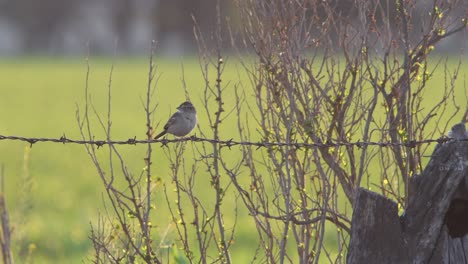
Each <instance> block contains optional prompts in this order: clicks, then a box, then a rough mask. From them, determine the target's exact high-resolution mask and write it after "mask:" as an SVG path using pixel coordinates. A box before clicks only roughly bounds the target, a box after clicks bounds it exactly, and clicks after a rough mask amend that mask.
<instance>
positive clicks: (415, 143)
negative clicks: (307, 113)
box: [0, 135, 468, 148]
mask: <svg viewBox="0 0 468 264" xmlns="http://www.w3.org/2000/svg"><path fill="white" fill-rule="evenodd" d="M1 140H11V141H23V142H27V143H29V144H30V145H31V146H32V145H33V144H36V143H39V142H50V143H62V144H82V145H84V144H89V145H96V146H97V147H102V146H104V145H111V144H112V145H137V144H148V143H161V144H162V145H163V146H164V145H168V144H171V143H176V142H187V141H191V142H207V143H212V144H219V145H221V146H225V147H229V148H230V147H233V146H254V147H258V148H262V147H266V148H268V147H286V146H290V147H294V148H330V147H342V146H347V147H358V148H361V147H366V146H379V147H394V146H404V147H410V148H414V147H416V146H419V145H422V144H430V143H439V144H442V143H445V142H449V141H454V140H455V139H453V138H449V137H445V136H443V137H440V138H438V139H425V140H420V141H408V142H390V141H387V142H375V141H354V142H351V141H349V142H346V141H333V140H328V141H327V142H314V143H304V142H270V141H257V142H255V141H236V140H233V139H229V140H214V139H209V138H199V137H196V136H191V137H184V138H174V139H166V138H163V139H151V140H147V139H136V137H134V138H129V139H127V140H77V139H70V138H67V137H66V136H65V135H63V136H61V137H60V138H36V137H21V136H4V135H0V141H1ZM458 140H459V141H468V139H458Z"/></svg>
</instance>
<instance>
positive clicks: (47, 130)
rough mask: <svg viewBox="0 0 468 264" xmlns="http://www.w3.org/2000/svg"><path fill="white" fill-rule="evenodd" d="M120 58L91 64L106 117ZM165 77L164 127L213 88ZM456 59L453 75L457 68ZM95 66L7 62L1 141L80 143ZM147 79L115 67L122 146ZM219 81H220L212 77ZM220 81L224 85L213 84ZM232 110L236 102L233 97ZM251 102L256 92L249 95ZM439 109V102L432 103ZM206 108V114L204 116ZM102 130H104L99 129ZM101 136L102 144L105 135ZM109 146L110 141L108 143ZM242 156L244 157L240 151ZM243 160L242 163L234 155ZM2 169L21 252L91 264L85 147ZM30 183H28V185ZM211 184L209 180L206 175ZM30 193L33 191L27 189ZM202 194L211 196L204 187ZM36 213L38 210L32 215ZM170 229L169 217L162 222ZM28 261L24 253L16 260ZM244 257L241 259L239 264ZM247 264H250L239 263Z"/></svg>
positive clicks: (0, 67)
mask: <svg viewBox="0 0 468 264" xmlns="http://www.w3.org/2000/svg"><path fill="white" fill-rule="evenodd" d="M112 62H113V61H112V60H111V59H106V58H91V59H90V61H89V65H90V75H89V89H90V93H91V94H92V100H93V103H94V105H95V106H96V108H97V110H98V111H100V112H101V113H103V115H104V114H105V109H106V107H107V105H106V104H107V102H106V96H107V85H108V80H109V72H110V68H111V65H112ZM156 63H157V64H158V73H160V74H161V76H160V79H159V82H158V85H157V92H156V96H155V99H156V101H157V103H158V104H159V107H158V111H157V114H156V116H155V124H157V123H158V122H161V123H160V124H159V128H161V127H162V125H164V122H165V121H166V120H167V118H168V116H169V115H170V113H171V112H173V111H174V109H175V108H176V107H177V106H178V105H179V104H180V103H181V102H182V101H184V100H185V96H184V91H183V82H182V65H183V67H184V78H185V83H186V84H187V87H188V90H189V92H190V95H191V100H192V101H193V102H194V103H195V105H196V106H197V104H201V96H202V91H203V88H204V81H203V78H202V74H201V71H200V67H199V64H198V61H197V60H196V59H194V58H188V59H178V60H174V59H157V60H156ZM456 63H457V59H452V60H451V61H450V63H449V68H453V67H455V65H456ZM86 71H87V67H86V61H85V59H84V58H83V59H79V58H53V59H51V58H9V59H2V60H1V61H0V92H1V95H0V134H1V135H17V136H25V137H52V138H59V137H61V136H62V135H64V134H65V135H66V136H67V137H68V138H74V139H77V138H79V131H78V126H77V121H76V118H75V113H76V110H77V108H81V109H82V108H83V106H84V99H85V95H84V88H85V80H86ZM466 72H468V71H467V66H466V65H464V68H462V69H461V70H460V73H461V75H460V76H459V79H458V80H457V82H458V84H457V85H458V87H460V88H459V89H457V101H458V103H459V104H461V105H462V106H465V105H466V97H465V91H466V88H465V86H464V83H465V78H466ZM147 74H148V62H147V59H146V58H117V59H115V60H114V72H113V78H112V87H113V101H112V103H113V134H114V138H115V139H127V138H133V137H134V136H136V137H137V138H144V137H145V130H146V127H145V114H144V111H143V107H142V103H141V100H142V98H144V96H145V92H146V85H147ZM211 74H214V72H211ZM443 76H444V75H443V68H440V69H439V70H438V71H436V75H435V76H434V77H435V78H433V79H432V81H431V82H430V84H429V89H428V91H427V94H428V96H430V94H431V93H432V92H434V93H435V92H438V91H440V87H442V85H444V77H443ZM210 78H211V80H213V81H214V79H215V76H214V75H212V76H210ZM239 80H241V81H243V82H244V84H246V85H247V84H248V81H247V79H246V78H245V75H244V74H243V73H242V70H241V69H240V67H237V66H236V64H235V63H229V61H228V67H227V69H226V72H225V75H224V77H223V83H224V84H226V83H228V82H229V81H231V82H232V83H231V84H230V85H231V87H232V85H233V84H234V83H237V82H239ZM226 93H227V95H228V96H227V97H225V98H226V99H225V101H226V104H228V105H231V106H232V105H233V104H234V99H231V100H229V98H232V97H230V96H229V94H230V93H232V89H229V90H228V91H227V92H226ZM248 94H249V93H248ZM428 98H429V99H428V100H429V101H428V104H430V100H433V99H436V98H434V97H432V98H433V99H431V98H430V97H428ZM198 108H199V109H200V108H202V107H201V106H199V107H198ZM460 117H461V114H460ZM199 119H200V129H202V130H204V131H205V132H208V131H209V128H208V126H207V119H206V113H204V112H201V111H200V110H199ZM229 126H234V123H232V124H225V132H223V133H224V134H223V135H222V136H223V137H225V138H231V137H235V133H234V131H235V129H228V127H229ZM96 131H98V129H97V126H96ZM97 135H98V136H99V135H102V134H100V133H97ZM101 138H102V137H101ZM121 149H122V150H123V151H124V153H125V154H126V155H127V156H128V157H129V159H128V162H129V167H130V168H131V169H132V170H133V171H135V172H139V171H140V170H141V169H142V168H143V166H144V163H143V157H144V154H145V152H144V149H143V148H140V147H134V146H125V147H123V148H121ZM237 153H239V154H240V152H237ZM155 155H156V160H158V162H159V160H160V163H158V166H156V168H155V169H154V170H153V172H154V173H155V174H156V175H157V176H160V177H161V178H162V179H163V181H165V182H167V183H168V184H169V183H170V177H169V176H168V175H167V172H168V168H167V166H165V165H167V160H166V158H165V156H164V154H163V150H162V149H161V148H159V147H157V146H156V147H155ZM235 155H237V154H234V156H235ZM0 162H1V163H3V164H4V165H5V176H6V198H7V204H8V208H9V211H10V214H11V222H12V224H13V228H14V230H13V232H14V235H15V238H16V239H17V240H16V241H15V242H16V244H15V250H16V251H19V250H22V252H19V253H25V251H27V250H31V251H32V252H33V254H32V256H33V257H34V260H35V263H64V261H65V260H66V263H82V261H83V260H85V262H86V257H87V256H88V255H89V253H90V252H91V243H90V241H89V239H88V235H89V229H90V228H89V227H90V222H92V221H94V220H95V219H96V218H97V215H98V213H99V211H100V210H102V209H103V207H102V202H101V201H102V200H101V199H102V192H103V187H102V186H101V183H100V180H99V178H98V177H99V176H98V175H97V172H96V171H95V169H94V166H93V165H92V163H91V160H90V159H89V158H88V156H87V155H86V153H85V149H84V147H83V146H80V145H72V144H67V145H62V144H52V143H37V144H35V145H33V146H32V148H31V149H30V148H29V146H28V144H26V143H24V142H13V141H1V142H0ZM28 177H29V179H30V180H26V182H25V178H28ZM207 177H208V176H207ZM28 184H31V187H28V186H29V185H28ZM199 186H200V187H203V188H205V187H208V186H209V179H208V178H207V180H206V186H203V181H200V184H199ZM25 205H29V206H30V208H29V209H27V208H24V206H25ZM164 218H165V219H166V220H167V223H163V224H162V227H164V226H165V225H167V224H169V223H170V220H169V217H168V216H167V217H164V216H163V217H162V219H164ZM247 218H248V216H247V215H246V214H244V215H242V214H241V215H240V218H239V224H238V227H237V228H238V230H239V232H238V241H241V242H240V243H237V245H234V249H235V250H236V251H235V252H236V254H234V255H236V258H237V260H238V261H241V260H242V259H244V257H242V256H245V259H250V257H251V256H252V255H253V253H254V252H252V251H253V250H252V249H253V248H255V246H256V245H257V241H256V232H255V231H254V229H253V228H255V226H254V225H253V223H251V222H250V220H248V219H247ZM16 253H17V254H19V253H18V252H16ZM236 258H235V260H236ZM236 263H242V262H236Z"/></svg>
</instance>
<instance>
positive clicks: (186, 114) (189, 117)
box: [154, 101, 197, 139]
mask: <svg viewBox="0 0 468 264" xmlns="http://www.w3.org/2000/svg"><path fill="white" fill-rule="evenodd" d="M196 125H197V111H196V110H195V107H194V106H193V104H192V103H191V102H189V101H186V102H184V103H182V104H181V105H180V106H179V107H177V112H175V113H174V114H173V115H172V116H171V118H169V120H168V121H167V123H166V124H165V125H164V130H163V131H162V132H161V133H159V134H158V135H157V136H156V137H154V139H158V138H160V137H162V136H164V135H165V134H167V133H169V134H172V135H174V136H177V137H183V136H185V135H187V134H188V133H190V131H192V130H193V128H195V126H196Z"/></svg>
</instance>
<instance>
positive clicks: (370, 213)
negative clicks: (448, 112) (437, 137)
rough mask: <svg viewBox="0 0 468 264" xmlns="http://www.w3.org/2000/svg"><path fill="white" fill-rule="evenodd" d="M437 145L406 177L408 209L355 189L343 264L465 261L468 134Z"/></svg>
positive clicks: (461, 129)
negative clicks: (412, 174)
mask: <svg viewBox="0 0 468 264" xmlns="http://www.w3.org/2000/svg"><path fill="white" fill-rule="evenodd" d="M449 136H450V137H452V138H454V139H455V140H453V141H450V142H447V143H444V144H442V145H438V146H437V147H436V148H435V150H434V153H433V154H432V157H431V160H430V161H429V163H428V164H427V166H426V168H425V169H424V171H423V172H422V173H421V175H419V176H415V177H411V180H410V183H409V184H410V185H409V197H408V198H409V199H408V207H407V210H406V211H405V213H404V214H403V215H402V216H399V215H398V208H397V204H396V203H395V202H394V201H392V200H389V199H387V198H385V197H383V196H381V195H379V194H377V193H373V192H371V191H368V190H365V189H362V188H360V189H359V190H358V191H357V193H356V196H355V201H354V211H353V217H352V229H351V238H350V243H349V249H348V256H347V263H349V264H354V263H356V264H360V263H415V264H420V263H430V264H436V263H437V264H439V263H446V264H449V263H454V264H463V263H466V264H468V141H467V140H466V139H468V132H466V129H465V126H464V124H458V125H456V126H454V127H453V128H452V131H451V133H450V134H449Z"/></svg>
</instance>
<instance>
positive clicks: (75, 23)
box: [0, 0, 466, 55]
mask: <svg viewBox="0 0 468 264" xmlns="http://www.w3.org/2000/svg"><path fill="white" fill-rule="evenodd" d="M242 1H243V0H232V1H227V0H223V1H221V5H222V7H221V9H222V14H223V17H225V18H227V17H229V18H230V20H229V21H230V22H229V25H230V26H231V27H232V28H234V29H236V25H237V24H238V18H237V12H236V11H235V9H236V6H237V5H238V4H242ZM285 2H287V1H285ZM333 2H335V3H334V6H335V7H336V13H337V15H338V14H340V13H348V12H354V11H353V10H355V9H354V8H353V5H354V1H352V0H334V1H333ZM429 2H430V1H429ZM429 2H427V1H415V4H417V5H420V6H421V7H420V8H419V9H420V10H421V11H428V10H426V9H427V8H428V7H429V6H430V3H429ZM304 3H305V4H306V3H307V1H304ZM215 7H216V0H67V1H63V0H40V1H38V0H0V55H5V54H6V55H8V54H10V55H14V54H23V53H33V54H35V53H46V54H82V53H83V52H86V51H87V50H88V46H87V43H89V49H90V50H91V52H93V53H98V54H102V53H104V54H105V53H113V52H114V48H115V43H116V42H117V47H118V51H119V52H121V53H130V54H132V53H143V52H146V51H147V49H148V47H149V42H150V41H151V40H152V39H155V40H157V41H158V43H159V49H160V51H162V52H164V53H166V54H169V55H170V54H180V53H189V52H193V51H195V50H196V49H195V41H194V38H193V19H192V15H193V16H194V17H195V18H196V21H197V23H198V24H199V26H200V29H201V30H202V33H203V34H204V35H205V36H206V37H209V34H210V33H209V32H213V28H214V24H215V23H214V21H215V17H214V16H213V14H215ZM391 10H394V9H393V8H391ZM460 10H461V11H460V12H463V10H466V7H464V8H460ZM429 11H430V10H429ZM226 25H227V23H224V29H225V30H226ZM416 26H421V25H416ZM465 38H466V37H465ZM463 42H464V41H461V42H460V41H458V43H463ZM455 43H457V41H454V45H456V44H455ZM462 45H463V44H462Z"/></svg>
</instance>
